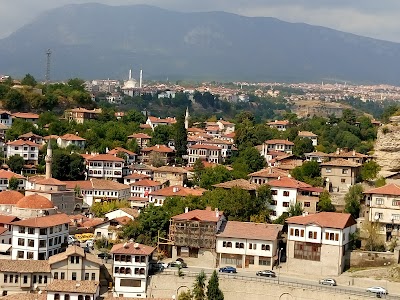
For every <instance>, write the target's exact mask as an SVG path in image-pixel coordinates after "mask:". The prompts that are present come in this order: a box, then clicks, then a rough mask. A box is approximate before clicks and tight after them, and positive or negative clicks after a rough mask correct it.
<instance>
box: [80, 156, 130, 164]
mask: <svg viewBox="0 0 400 300" xmlns="http://www.w3.org/2000/svg"><path fill="white" fill-rule="evenodd" d="M86 160H88V161H116V162H121V163H124V162H125V160H124V159H123V158H120V157H116V156H114V155H111V154H98V155H95V156H91V157H88V158H86Z"/></svg>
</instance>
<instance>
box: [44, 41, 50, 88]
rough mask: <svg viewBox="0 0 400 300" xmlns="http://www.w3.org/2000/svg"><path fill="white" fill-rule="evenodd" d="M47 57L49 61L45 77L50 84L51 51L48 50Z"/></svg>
mask: <svg viewBox="0 0 400 300" xmlns="http://www.w3.org/2000/svg"><path fill="white" fill-rule="evenodd" d="M46 55H47V60H46V76H45V80H46V83H49V81H50V57H51V50H50V49H47V51H46Z"/></svg>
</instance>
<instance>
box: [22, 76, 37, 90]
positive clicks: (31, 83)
mask: <svg viewBox="0 0 400 300" xmlns="http://www.w3.org/2000/svg"><path fill="white" fill-rule="evenodd" d="M21 84H22V85H29V86H32V87H34V86H36V85H37V81H36V79H35V77H33V76H32V75H31V74H29V73H28V74H26V75H25V77H24V78H23V79H22V81H21Z"/></svg>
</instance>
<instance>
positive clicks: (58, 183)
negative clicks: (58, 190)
mask: <svg viewBox="0 0 400 300" xmlns="http://www.w3.org/2000/svg"><path fill="white" fill-rule="evenodd" d="M36 183H37V184H42V185H56V186H63V185H65V182H63V181H60V180H58V179H55V178H45V179H42V180H38V181H36Z"/></svg>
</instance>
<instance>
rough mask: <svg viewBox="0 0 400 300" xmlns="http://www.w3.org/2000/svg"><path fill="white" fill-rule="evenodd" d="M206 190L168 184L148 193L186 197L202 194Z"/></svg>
mask: <svg viewBox="0 0 400 300" xmlns="http://www.w3.org/2000/svg"><path fill="white" fill-rule="evenodd" d="M206 191H207V190H205V189H201V188H196V189H193V188H188V187H183V186H178V185H175V186H169V187H166V188H163V189H160V190H157V191H154V192H151V193H150V194H149V195H152V196H163V197H173V196H178V197H186V196H201V195H203V194H204V193H205V192H206Z"/></svg>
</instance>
